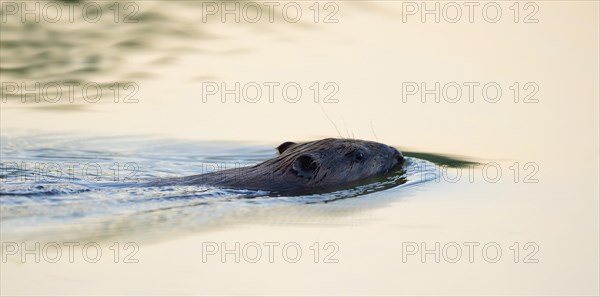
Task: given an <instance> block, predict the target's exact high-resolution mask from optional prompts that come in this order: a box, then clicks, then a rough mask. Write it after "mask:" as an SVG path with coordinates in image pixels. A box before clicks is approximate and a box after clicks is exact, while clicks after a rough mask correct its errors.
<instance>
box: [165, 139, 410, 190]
mask: <svg viewBox="0 0 600 297" xmlns="http://www.w3.org/2000/svg"><path fill="white" fill-rule="evenodd" d="M277 151H278V152H279V155H278V156H276V157H275V158H273V159H269V160H266V161H264V162H262V163H260V164H257V165H254V166H249V167H242V168H234V169H227V170H223V171H218V172H211V173H206V174H199V175H192V176H186V177H180V178H172V179H165V180H162V181H160V182H157V183H155V185H172V184H178V185H213V186H219V187H224V188H232V189H247V190H264V191H269V192H271V193H277V194H286V195H299V194H308V193H319V192H326V191H333V190H337V189H342V188H344V187H348V186H351V185H353V184H356V183H359V182H361V181H365V180H367V179H370V178H373V177H378V176H383V175H385V174H387V173H389V172H390V171H392V170H394V169H397V168H399V167H400V166H401V165H402V163H403V161H404V158H403V156H402V154H401V153H400V152H399V151H398V150H396V149H395V148H393V147H390V146H387V145H385V144H381V143H377V142H372V141H364V140H354V139H334V138H327V139H323V140H317V141H311V142H306V143H300V144H298V143H294V142H285V143H283V144H281V145H280V146H279V147H277Z"/></svg>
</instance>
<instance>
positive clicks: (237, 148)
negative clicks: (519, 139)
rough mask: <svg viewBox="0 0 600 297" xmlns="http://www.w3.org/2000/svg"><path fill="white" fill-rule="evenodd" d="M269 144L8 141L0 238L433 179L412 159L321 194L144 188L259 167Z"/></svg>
mask: <svg viewBox="0 0 600 297" xmlns="http://www.w3.org/2000/svg"><path fill="white" fill-rule="evenodd" d="M273 147H274V146H266V145H250V144H239V143H206V142H192V141H176V140H167V139H156V138H148V137H113V138H111V137H105V138H81V137H72V136H65V135H52V136H47V135H46V136H27V137H16V138H8V137H3V138H2V155H1V158H2V176H1V178H2V187H1V189H0V195H1V197H2V198H1V199H0V207H1V209H0V210H1V222H2V235H3V236H8V237H11V238H13V237H17V238H28V237H35V238H39V237H49V238H57V237H59V238H65V237H66V238H80V237H94V238H98V237H107V236H117V235H122V234H132V233H136V232H150V233H152V232H162V231H166V230H178V231H185V230H196V229H202V228H207V227H210V226H212V225H214V224H219V223H222V222H223V221H228V220H234V218H235V217H236V216H239V215H244V213H248V212H254V211H256V210H257V209H258V210H260V209H261V208H262V209H264V208H268V207H272V206H274V205H298V204H312V203H328V202H335V201H337V200H342V199H369V193H374V192H378V191H384V190H389V191H401V190H402V189H404V188H407V187H410V186H414V185H416V184H419V183H421V182H424V181H428V180H431V179H433V178H435V174H436V173H435V168H434V166H433V164H432V163H430V162H428V161H424V160H421V159H418V158H411V157H409V158H407V162H406V163H405V165H404V168H403V170H401V171H398V172H395V173H393V174H391V175H390V176H387V177H385V178H382V179H381V180H378V181H376V182H373V183H370V184H366V185H361V186H357V187H354V188H351V189H346V190H341V191H336V192H332V193H325V194H319V195H308V196H294V197H286V196H273V195H269V194H270V193H268V192H264V191H245V190H232V189H220V188H215V187H208V186H200V185H199V186H162V187H149V186H145V185H144V182H146V181H151V180H153V179H157V178H163V177H173V176H185V175H193V174H199V173H205V172H209V171H213V170H220V169H223V168H232V167H233V166H246V165H252V164H256V163H258V162H261V161H263V160H266V159H269V158H272V157H274V156H275V150H274V148H273ZM325 207H326V206H325Z"/></svg>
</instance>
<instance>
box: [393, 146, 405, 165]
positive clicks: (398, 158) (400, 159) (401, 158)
mask: <svg viewBox="0 0 600 297" xmlns="http://www.w3.org/2000/svg"><path fill="white" fill-rule="evenodd" d="M392 151H393V154H394V159H395V160H396V161H398V164H402V162H404V156H403V155H402V153H401V152H400V151H398V150H397V149H395V148H392Z"/></svg>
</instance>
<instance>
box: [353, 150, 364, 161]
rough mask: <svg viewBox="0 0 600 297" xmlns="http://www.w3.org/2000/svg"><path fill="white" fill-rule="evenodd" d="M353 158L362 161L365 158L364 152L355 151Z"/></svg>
mask: <svg viewBox="0 0 600 297" xmlns="http://www.w3.org/2000/svg"><path fill="white" fill-rule="evenodd" d="M354 159H356V161H362V160H364V159H365V154H364V153H363V152H357V153H356V154H354Z"/></svg>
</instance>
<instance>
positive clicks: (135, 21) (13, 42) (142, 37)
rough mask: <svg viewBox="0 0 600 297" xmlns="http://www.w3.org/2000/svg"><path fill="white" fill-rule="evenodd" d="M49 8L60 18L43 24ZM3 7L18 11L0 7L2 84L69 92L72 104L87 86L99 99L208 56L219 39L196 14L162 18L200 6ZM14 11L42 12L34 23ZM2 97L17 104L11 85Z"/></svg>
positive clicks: (83, 3) (106, 3) (179, 3)
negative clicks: (183, 59)
mask: <svg viewBox="0 0 600 297" xmlns="http://www.w3.org/2000/svg"><path fill="white" fill-rule="evenodd" d="M72 2H77V3H72ZM48 3H53V4H55V5H56V6H57V7H59V8H60V11H61V12H62V16H60V17H57V18H56V19H57V20H58V21H56V22H54V21H50V22H49V21H46V19H44V18H49V19H52V18H54V15H53V14H52V12H54V10H53V9H54V8H47V9H46V6H47V5H48ZM88 4H89V6H86V5H88ZM4 5H18V8H16V9H18V11H17V13H14V12H13V11H11V9H12V8H10V9H9V7H8V6H6V7H7V8H6V9H4V10H2V12H1V17H2V20H3V22H2V26H0V34H1V36H2V38H1V39H0V71H1V72H2V81H3V82H5V83H7V82H10V83H17V85H18V86H19V88H20V89H21V90H23V89H33V88H35V86H37V88H38V89H39V88H42V89H43V88H44V87H45V86H47V85H48V84H58V85H60V86H61V87H62V88H64V89H66V88H68V87H69V86H72V88H74V89H75V91H74V93H73V94H74V99H73V100H74V101H75V102H76V103H81V99H82V98H81V93H82V92H81V89H82V88H83V87H84V86H85V85H86V84H88V83H94V84H97V85H98V86H99V87H100V88H102V89H103V91H104V92H105V93H106V92H107V91H108V90H109V89H110V88H111V86H112V85H113V84H114V83H115V82H122V81H127V80H131V79H140V78H150V77H153V76H154V75H156V74H157V72H159V71H160V68H161V66H164V65H167V64H171V63H173V62H175V61H177V58H178V57H180V56H182V55H185V54H186V53H191V52H202V51H206V52H211V51H212V49H211V48H210V47H209V46H208V43H209V41H210V40H211V39H217V38H219V35H218V33H216V32H212V33H208V32H207V31H206V30H205V29H204V27H203V26H199V25H198V20H197V19H196V18H195V17H194V15H196V16H198V15H200V14H199V13H198V14H194V13H191V16H190V17H186V15H185V14H172V13H168V11H169V9H173V8H176V9H179V10H187V9H192V10H194V9H195V10H198V9H199V7H200V6H201V2H199V1H168V2H167V1H163V2H160V3H159V1H142V2H139V3H134V2H124V3H120V2H112V1H99V2H86V1H81V2H78V1H65V2H31V1H21V2H10V4H6V3H5V4H4ZM4 5H3V8H4V7H5V6H4ZM21 5H25V7H26V8H28V9H30V10H34V9H36V7H37V6H36V5H39V8H38V11H43V12H42V13H40V14H38V15H37V17H38V19H36V16H35V15H33V14H31V15H28V16H27V15H25V16H23V15H22V14H21V13H20V9H21V8H22V7H23V6H21ZM52 7H54V6H52ZM48 11H50V12H48ZM49 15H51V16H49ZM190 41H205V42H202V43H200V44H206V48H198V46H191V45H190V44H191V43H190ZM195 44H196V45H197V44H198V43H195ZM236 50H240V49H236ZM214 52H219V51H218V50H215V51H214ZM199 72H200V74H198V75H205V76H208V75H209V74H208V73H206V72H204V73H202V71H201V70H200V71H199ZM21 84H25V86H24V87H22V85H21ZM36 84H39V85H36ZM1 92H2V93H3V98H8V99H10V100H21V94H20V92H15V91H14V88H13V87H12V86H7V85H6V84H3V86H2V90H1ZM44 92H47V93H48V94H47V97H48V98H54V97H55V96H56V93H58V92H57V91H56V88H55V87H53V86H52V87H48V88H47V89H46V90H44ZM62 93H66V91H65V90H63V91H62ZM63 100H65V99H63Z"/></svg>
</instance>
